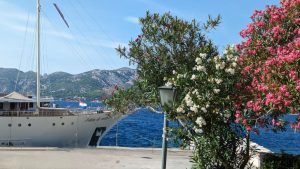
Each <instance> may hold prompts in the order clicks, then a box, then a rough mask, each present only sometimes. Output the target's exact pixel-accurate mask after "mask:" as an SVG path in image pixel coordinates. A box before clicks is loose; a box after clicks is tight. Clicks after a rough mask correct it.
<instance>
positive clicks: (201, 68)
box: [197, 66, 206, 72]
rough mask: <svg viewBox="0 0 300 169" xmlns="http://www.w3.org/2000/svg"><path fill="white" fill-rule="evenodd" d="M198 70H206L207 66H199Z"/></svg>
mask: <svg viewBox="0 0 300 169" xmlns="http://www.w3.org/2000/svg"><path fill="white" fill-rule="evenodd" d="M197 70H198V71H201V72H206V68H205V67H204V66H197Z"/></svg>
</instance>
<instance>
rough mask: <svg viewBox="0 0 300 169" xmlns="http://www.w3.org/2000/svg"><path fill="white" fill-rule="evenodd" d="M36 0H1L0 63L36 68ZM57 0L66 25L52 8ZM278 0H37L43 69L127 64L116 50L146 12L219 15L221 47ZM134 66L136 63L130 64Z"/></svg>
mask: <svg viewBox="0 0 300 169" xmlns="http://www.w3.org/2000/svg"><path fill="white" fill-rule="evenodd" d="M35 3H36V2H35V0H0V37H1V38H0V60H1V61H0V67H5V68H20V69H21V70H23V71H28V70H35V58H34V49H35V46H34V40H35V39H34V38H35V37H34V30H35V7H36V5H35ZM53 3H57V4H58V6H59V7H60V9H61V11H62V12H63V13H64V15H65V18H66V20H67V21H68V23H69V25H70V29H68V28H67V27H66V26H65V25H64V23H63V21H62V20H61V19H60V17H59V15H58V14H57V12H56V11H55V9H54V7H53ZM278 3H279V0H186V1H184V0H168V1H167V0H164V1H163V0H160V1H159V0H106V1H104V0H41V4H42V73H52V72H56V71H65V72H69V73H80V72H84V71H88V70H91V69H116V68H120V67H125V66H126V67H128V61H127V60H124V59H120V58H119V56H118V55H117V53H116V51H115V49H114V48H116V47H117V46H118V45H123V46H124V45H126V44H127V43H128V41H129V40H130V39H135V37H136V36H137V35H138V34H139V32H140V25H139V24H138V18H139V17H143V16H144V15H145V12H146V11H147V10H149V11H150V12H152V13H154V12H159V13H164V12H171V13H172V14H173V15H177V16H178V17H180V18H183V19H186V20H192V19H196V20H197V21H198V22H199V23H204V21H205V20H206V19H207V16H208V15H212V16H217V15H218V14H221V16H222V23H221V25H220V26H219V27H218V28H217V29H216V30H214V31H212V32H211V33H210V34H209V35H208V36H209V37H210V38H211V39H212V40H213V41H214V42H215V44H216V45H217V46H218V47H219V48H220V51H222V49H223V48H224V46H226V44H233V43H238V42H240V41H241V38H240V36H239V32H240V31H241V30H242V29H243V28H245V27H246V26H247V24H248V23H249V22H250V18H249V17H250V16H251V15H252V13H253V11H254V10H255V9H264V7H265V6H266V5H271V4H278ZM133 67H134V66H133Z"/></svg>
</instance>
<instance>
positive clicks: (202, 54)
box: [199, 53, 207, 59]
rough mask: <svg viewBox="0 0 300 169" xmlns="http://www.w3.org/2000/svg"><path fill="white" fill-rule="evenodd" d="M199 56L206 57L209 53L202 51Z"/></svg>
mask: <svg viewBox="0 0 300 169" xmlns="http://www.w3.org/2000/svg"><path fill="white" fill-rule="evenodd" d="M199 56H200V58H202V59H205V58H206V56H207V54H206V53H200V54H199Z"/></svg>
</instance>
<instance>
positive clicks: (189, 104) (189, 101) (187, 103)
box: [184, 93, 194, 107]
mask: <svg viewBox="0 0 300 169" xmlns="http://www.w3.org/2000/svg"><path fill="white" fill-rule="evenodd" d="M184 100H185V103H186V105H187V106H188V107H192V106H193V105H194V102H193V101H192V98H191V96H190V95H189V93H188V94H187V95H186V96H185V97H184Z"/></svg>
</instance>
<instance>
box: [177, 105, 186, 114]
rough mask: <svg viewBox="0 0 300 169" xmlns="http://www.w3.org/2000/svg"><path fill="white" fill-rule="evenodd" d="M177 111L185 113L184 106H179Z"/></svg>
mask: <svg viewBox="0 0 300 169" xmlns="http://www.w3.org/2000/svg"><path fill="white" fill-rule="evenodd" d="M176 112H177V113H183V112H184V110H183V108H182V107H181V106H179V107H178V108H177V109H176Z"/></svg>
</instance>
